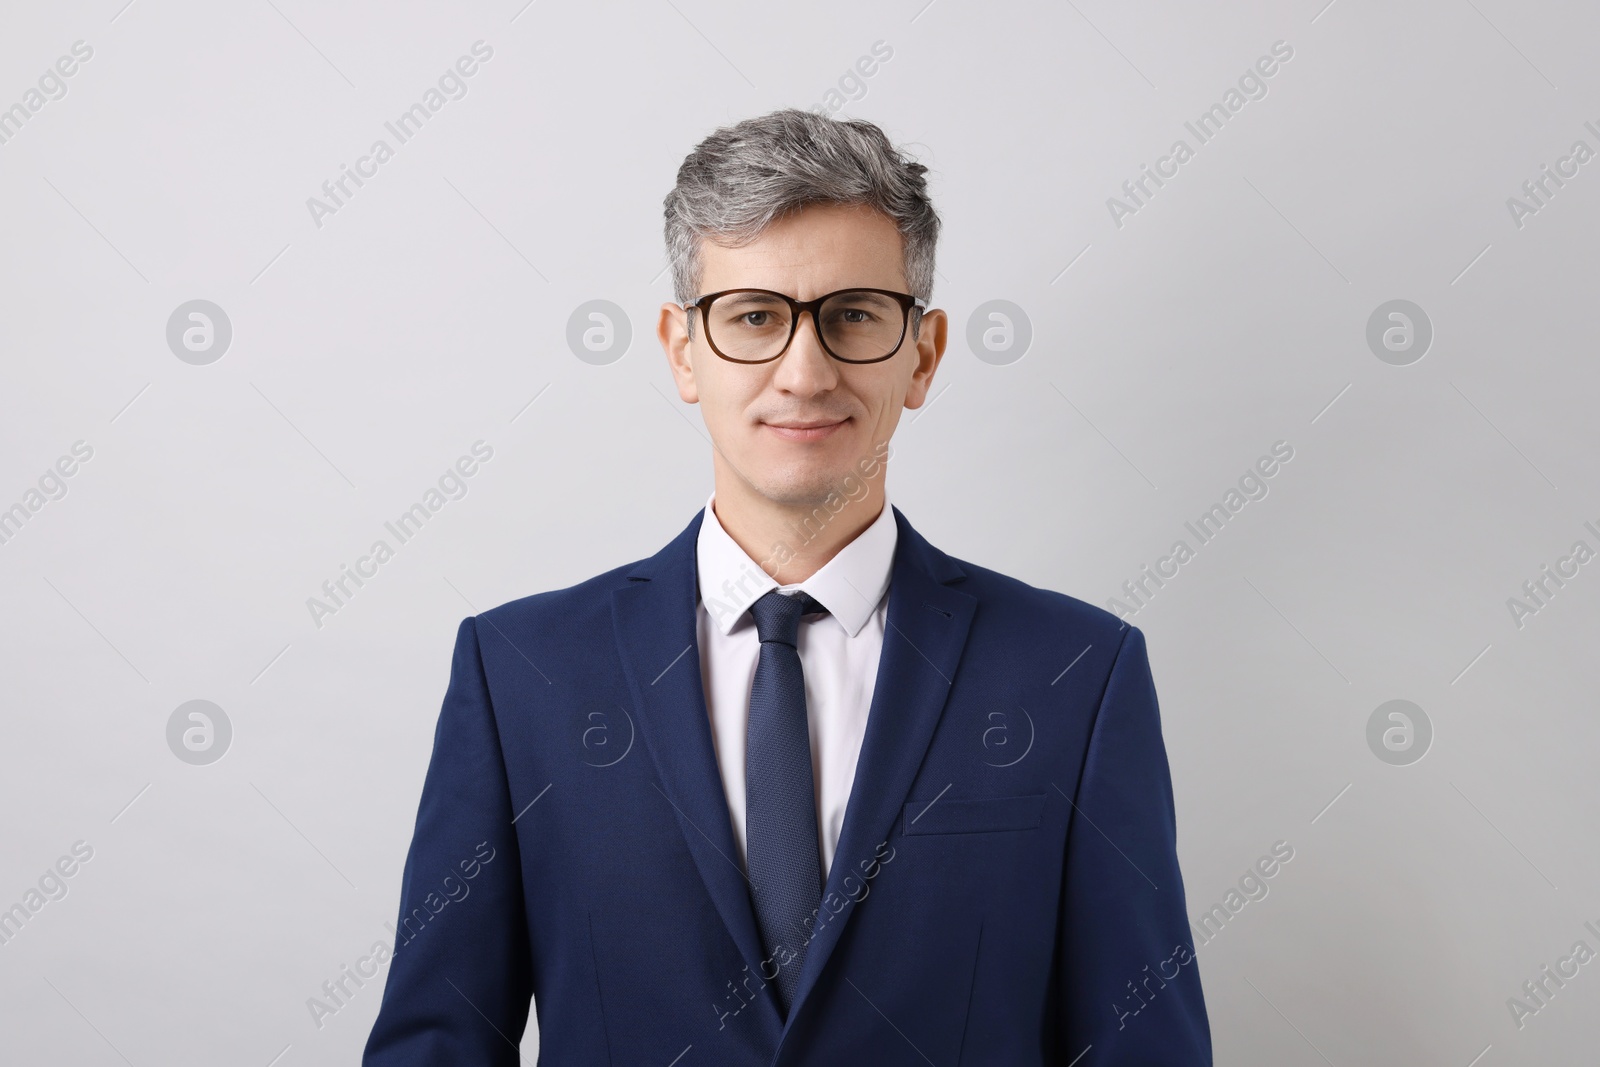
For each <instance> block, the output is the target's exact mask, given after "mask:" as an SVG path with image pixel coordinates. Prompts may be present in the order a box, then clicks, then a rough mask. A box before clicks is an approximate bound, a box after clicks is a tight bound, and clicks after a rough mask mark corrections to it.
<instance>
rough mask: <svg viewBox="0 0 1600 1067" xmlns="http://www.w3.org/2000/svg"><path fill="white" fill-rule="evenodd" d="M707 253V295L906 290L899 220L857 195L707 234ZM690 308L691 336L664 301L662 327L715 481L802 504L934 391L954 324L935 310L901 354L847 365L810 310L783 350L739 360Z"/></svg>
mask: <svg viewBox="0 0 1600 1067" xmlns="http://www.w3.org/2000/svg"><path fill="white" fill-rule="evenodd" d="M700 262H701V265H702V273H701V280H700V293H715V292H718V291H720V290H723V289H742V288H757V289H771V290H773V291H775V292H779V293H784V294H787V295H788V296H792V297H794V298H795V299H797V300H811V299H814V298H816V297H818V296H822V295H823V294H825V293H831V292H833V291H835V290H837V289H851V288H857V287H863V288H874V289H890V290H894V291H895V292H901V293H904V292H907V291H908V288H907V284H906V278H905V261H904V253H903V249H902V242H901V238H900V233H899V231H898V230H897V229H896V228H895V225H894V223H893V222H892V221H890V220H889V218H888V217H887V216H885V215H883V214H881V213H880V212H877V211H875V210H872V209H870V208H866V207H859V206H853V205H841V204H813V205H809V206H807V207H804V208H802V209H800V210H799V211H797V212H794V213H792V214H790V215H787V216H785V217H783V218H781V219H779V220H778V221H776V222H774V223H773V224H772V225H770V226H769V227H768V228H767V229H766V230H765V231H763V232H762V234H761V236H760V237H758V238H756V240H754V241H752V242H751V243H749V244H747V245H745V246H743V247H741V248H728V247H725V246H722V245H717V244H713V243H711V242H702V243H701V246H700ZM696 295H697V296H698V295H699V293H697V294H696ZM692 314H693V315H694V317H695V319H696V320H697V321H696V322H695V324H694V337H693V339H690V338H689V336H688V333H687V323H686V313H685V312H684V310H683V309H682V308H680V307H678V306H677V305H676V304H665V305H663V306H662V308H661V320H660V324H659V328H658V330H657V333H658V335H659V337H660V339H661V345H662V347H663V348H664V349H665V350H666V353H667V360H668V363H669V364H670V365H671V368H672V374H673V377H674V378H675V379H676V380H677V383H678V395H679V396H680V397H682V398H683V400H684V402H686V403H690V404H699V405H700V409H701V413H702V415H703V417H704V419H705V423H706V428H707V430H709V431H710V433H711V440H712V442H713V444H714V445H715V449H714V457H713V463H714V464H715V466H716V474H717V484H718V485H728V484H731V482H729V481H727V479H730V478H732V479H738V480H740V481H742V482H743V483H744V484H746V485H748V486H749V487H750V489H751V490H753V491H754V492H755V493H756V494H758V495H760V496H762V497H765V498H766V499H768V500H771V501H773V502H774V503H778V504H783V505H788V506H805V507H812V506H816V505H818V504H820V503H821V502H822V501H823V500H824V499H825V498H826V497H827V496H828V494H829V493H830V492H840V491H842V490H841V483H843V482H844V480H845V478H846V477H847V476H849V475H851V474H856V475H857V476H858V477H859V469H858V467H857V464H858V463H859V462H860V461H861V460H862V459H864V458H866V457H868V456H874V457H876V458H879V459H881V457H882V455H883V453H882V450H881V449H880V448H879V446H880V445H881V444H883V443H886V442H887V441H888V440H889V438H890V437H891V436H892V435H893V434H894V430H895V426H896V425H898V423H899V421H900V412H901V410H902V409H904V408H918V407H921V406H922V404H923V403H924V402H925V401H926V399H927V396H928V388H929V385H930V384H931V382H932V380H933V372H934V370H935V369H936V368H937V367H938V365H939V359H940V357H941V356H942V355H943V353H944V345H945V334H946V328H947V326H946V319H945V314H944V312H942V311H938V310H930V311H927V312H925V313H924V314H923V319H922V329H921V332H920V334H919V336H918V337H917V338H916V339H915V340H913V338H912V335H911V330H910V329H909V328H908V329H907V330H906V334H905V338H904V339H903V340H902V341H901V343H900V348H899V349H898V350H897V351H896V352H895V354H894V356H892V357H891V358H889V359H887V360H884V361H883V362H881V363H866V364H850V363H841V362H840V361H838V360H836V359H834V358H833V357H832V356H830V355H828V354H827V352H825V351H824V350H823V348H822V345H821V344H820V343H819V342H818V340H817V334H816V324H815V322H814V321H813V320H812V317H811V316H810V315H803V316H802V317H801V319H800V322H799V325H798V327H797V328H796V330H795V335H794V339H793V340H792V341H791V342H790V343H789V347H788V349H787V350H785V352H784V354H783V355H782V356H781V357H779V358H778V359H777V360H775V361H773V362H770V363H761V364H739V363H730V362H728V361H727V360H725V359H722V358H721V357H720V356H718V355H717V354H716V353H715V352H713V351H712V350H711V347H710V346H709V345H708V344H707V343H706V334H705V328H704V323H703V322H701V321H699V318H700V312H698V311H695V312H693V313H692Z"/></svg>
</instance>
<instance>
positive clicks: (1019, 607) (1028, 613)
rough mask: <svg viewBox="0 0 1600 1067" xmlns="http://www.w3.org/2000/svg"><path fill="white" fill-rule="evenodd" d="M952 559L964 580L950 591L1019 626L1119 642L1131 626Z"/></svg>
mask: <svg viewBox="0 0 1600 1067" xmlns="http://www.w3.org/2000/svg"><path fill="white" fill-rule="evenodd" d="M950 558H951V559H952V560H954V561H955V562H956V563H957V564H958V565H959V566H960V567H961V569H962V570H964V571H965V572H966V577H965V578H964V579H962V580H961V581H959V582H956V583H955V584H954V585H953V586H952V588H955V589H960V590H963V591H964V592H967V593H971V594H972V595H974V596H977V597H978V598H979V600H980V601H981V602H982V603H984V604H985V605H988V606H990V607H992V608H993V609H994V612H995V613H996V614H1000V615H1003V616H1005V617H1007V618H1009V619H1011V620H1012V621H1013V622H1014V623H1015V624H1017V625H1022V626H1039V627H1042V628H1045V629H1048V630H1049V631H1052V632H1055V633H1062V632H1070V633H1075V634H1081V635H1083V636H1085V637H1086V638H1088V639H1089V640H1092V641H1095V642H1097V643H1098V642H1103V641H1104V642H1117V643H1120V642H1121V641H1122V640H1123V638H1124V637H1126V636H1127V631H1128V630H1131V629H1134V627H1133V625H1132V624H1131V623H1128V622H1126V621H1124V620H1122V619H1119V618H1117V616H1116V615H1115V614H1113V613H1112V612H1109V611H1107V610H1106V609H1105V608H1101V607H1096V606H1095V605H1093V604H1090V603H1089V602H1088V601H1085V600H1080V599H1079V598H1077V597H1075V596H1072V595H1070V594H1068V593H1062V592H1058V591H1057V590H1054V589H1043V588H1040V587H1039V586H1036V585H1029V584H1028V583H1027V582H1024V581H1022V580H1021V579H1018V578H1013V577H1011V576H1010V575H1008V574H1002V573H1000V572H999V571H997V570H993V569H991V568H989V567H983V566H979V565H978V564H976V563H971V562H969V561H967V560H964V559H956V558H955V557H954V556H952V557H950Z"/></svg>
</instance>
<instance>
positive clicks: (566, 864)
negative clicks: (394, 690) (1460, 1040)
mask: <svg viewBox="0 0 1600 1067" xmlns="http://www.w3.org/2000/svg"><path fill="white" fill-rule="evenodd" d="M703 516H704V511H703V510H702V511H701V512H700V513H699V514H697V515H696V516H695V518H694V519H693V521H691V522H690V523H689V525H688V526H687V527H686V528H685V529H684V531H683V532H682V533H680V534H679V535H678V536H677V537H676V538H675V539H674V540H673V541H672V542H671V543H670V544H668V545H667V546H666V547H665V548H663V549H662V550H661V551H660V552H658V553H656V554H655V555H654V556H652V557H650V558H648V559H644V560H641V561H639V562H637V563H633V564H630V565H628V566H626V567H620V568H618V569H616V570H613V571H609V572H607V573H605V574H602V575H600V576H598V577H596V578H593V579H590V580H589V581H586V582H584V583H582V584H580V585H576V586H573V587H571V588H569V589H562V590H557V591H554V592H548V593H541V594H538V595H536V596H531V597H528V598H526V599H523V600H517V601H514V602H512V603H509V604H505V605H503V606H501V607H498V608H495V609H494V610H492V611H487V612H485V613H483V614H482V615H478V616H476V617H474V618H469V619H467V620H466V621H464V622H463V623H462V624H461V628H460V631H459V633H458V636H457V642H456V649H455V660H454V664H453V666H452V669H451V675H450V686H449V690H448V692H447V693H446V695H445V699H444V707H443V710H442V712H441V714H440V716H439V724H438V729H437V732H436V734H435V738H434V747H433V757H432V763H431V764H430V766H429V769H428V774H427V780H426V782H425V784H424V786H423V790H422V799H421V804H420V808H419V810H418V813H417V821H416V829H415V834H414V836H413V838H412V842H411V850H410V854H409V856H408V857H407V859H406V864H405V875H404V881H403V885H402V888H401V902H400V925H399V927H398V930H397V937H396V947H395V950H394V955H393V959H392V961H391V962H390V964H389V973H388V978H387V983H386V986H385V989H384V993H383V1003H382V1006H381V1008H380V1011H379V1014H378V1019H377V1022H376V1023H375V1024H374V1026H373V1029H372V1033H371V1036H370V1038H369V1039H368V1043H367V1047H366V1056H365V1060H364V1062H365V1063H366V1064H368V1065H373V1067H425V1065H426V1067H463V1065H480V1064H483V1065H487V1064H514V1063H517V1062H518V1056H517V1048H516V1045H517V1042H518V1041H519V1040H520V1039H521V1036H522V1033H523V1028H524V1026H525V1025H526V1023H527V1018H528V1011H529V998H530V996H531V997H533V998H534V1002H535V1005H536V1007H537V1012H538V1025H539V1034H540V1049H539V1062H540V1063H541V1064H559V1065H567V1064H583V1065H588V1064H610V1065H616V1067H637V1065H655V1067H668V1065H669V1064H672V1065H676V1067H697V1065H703V1064H717V1065H723V1064H729V1065H735V1064H736V1065H750V1067H757V1065H760V1067H769V1065H770V1067H777V1065H789V1067H801V1065H817V1067H822V1065H828V1067H836V1065H838V1064H858V1063H871V1064H874V1065H883V1067H887V1065H897V1064H907V1065H916V1067H925V1065H926V1064H929V1063H932V1064H935V1065H937V1067H957V1065H958V1064H967V1065H972V1064H1003V1065H1007V1067H1018V1065H1032V1064H1054V1065H1061V1067H1065V1065H1068V1064H1072V1065H1074V1067H1098V1065H1113V1064H1114V1065H1129V1067H1132V1065H1135V1064H1137V1065H1141V1067H1157V1065H1159V1067H1167V1065H1172V1067H1178V1065H1183V1067H1197V1065H1205V1064H1210V1063H1211V1041H1210V1030H1209V1028H1208V1025H1207V1021H1206V1014H1205V1005H1204V1001H1203V999H1202V996H1201V990H1200V978H1199V973H1198V964H1197V963H1196V962H1195V961H1194V957H1193V955H1192V941H1191V938H1190V934H1189V923H1188V920H1187V917H1186V909H1185V906H1184V893H1183V883H1182V878H1181V875H1180V873H1179V869H1178V859H1177V853H1176V849H1175V823H1174V813H1173V800H1172V786H1171V780H1170V776H1169V771H1168V766H1167V758H1166V750H1165V748H1164V746H1163V744H1162V739H1161V727H1160V719H1159V714H1158V711H1157V704H1156V692H1155V687H1154V684H1153V682H1152V680H1151V675H1150V667H1149V662H1148V659H1147V657H1146V653H1145V641H1144V636H1143V634H1142V633H1141V632H1140V631H1139V630H1138V629H1137V628H1135V627H1132V626H1129V625H1127V624H1125V623H1123V622H1121V621H1119V620H1118V619H1117V618H1115V617H1114V616H1113V615H1111V614H1109V613H1108V612H1105V611H1103V610H1101V609H1099V608H1096V607H1093V606H1091V605H1088V604H1085V603H1083V602H1082V601H1079V600H1075V599H1073V598H1072V597H1068V596H1064V595H1062V594H1060V593H1054V592H1050V591H1047V590H1041V589H1036V588H1033V587H1032V586H1029V585H1025V584H1023V583H1022V582H1019V581H1016V580H1014V579H1011V578H1007V577H1005V576H1004V575H1001V574H998V573H996V572H994V571H991V570H987V569H985V568H983V567H978V566H975V565H973V564H970V563H966V562H962V561H959V560H956V559H954V558H952V557H951V556H948V555H946V554H945V553H943V552H941V551H939V550H938V549H937V548H935V547H933V546H932V545H930V544H929V543H928V542H927V541H926V540H924V539H923V538H922V537H921V536H920V535H919V534H918V533H917V532H916V531H915V530H914V529H912V527H911V525H910V523H908V522H907V521H906V518H905V516H904V515H903V514H901V512H900V510H899V509H898V508H895V509H894V518H895V521H896V523H897V524H898V527H899V541H898V544H897V546H896V549H895V557H894V564H893V571H892V576H891V581H890V587H889V607H888V627H887V630H886V633H885V636H884V643H883V654H882V658H881V660H880V665H879V670H878V676H877V681H876V687H875V689H874V691H873V696H872V705H871V711H870V715H869V717H868V720H867V727H866V736H865V739H864V741H863V744H862V749H861V755H860V760H859V763H858V766H857V770H856V776H855V780H854V784H853V786H852V789H851V793H850V800H849V805H848V808H847V810H846V813H845V819H844V826H843V830H842V833H841V836H840V839H839V843H838V850H837V853H836V856H835V858H834V861H833V864H832V868H831V870H830V872H829V875H828V878H827V887H826V895H825V896H824V898H823V900H822V902H821V907H819V909H818V913H817V916H816V919H815V920H814V922H813V923H812V926H811V931H810V933H809V935H808V937H809V940H808V941H807V943H806V949H805V953H804V956H803V959H802V961H801V964H800V965H801V968H802V969H801V978H800V985H799V989H798V993H797V995H796V999H795V1003H794V1005H793V1007H792V1009H791V1010H790V1011H789V1012H788V1014H787V1017H785V1016H784V1015H783V1013H782V1012H781V1011H780V1008H779V1006H778V1001H777V1000H776V999H775V998H774V995H773V985H774V983H772V982H770V981H767V980H764V979H770V978H771V977H772V975H773V974H774V973H775V971H774V970H773V967H774V966H775V965H776V964H775V963H774V961H772V960H770V959H768V958H766V954H765V953H763V952H762V947H761V941H760V937H759V934H758V932H757V926H756V921H755V916H754V911H753V909H752V906H751V902H750V888H749V885H748V884H747V882H746V878H745V875H744V873H743V869H742V867H741V865H740V863H739V861H738V855H739V854H738V852H737V851H736V850H735V847H734V841H733V831H732V827H731V823H730V821H729V816H728V808H727V801H726V798H725V796H724V794H723V790H722V780H721V776H720V774H719V772H718V769H717V762H716V756H715V753H714V750H713V747H712V738H711V727H710V721H709V718H708V715H707V711H706V704H705V697H704V694H703V691H702V688H701V678H700V657H699V654H698V649H697V647H696V638H695V603H696V601H695V597H696V559H695V542H696V536H697V535H698V533H699V529H700V522H701V519H702V518H703Z"/></svg>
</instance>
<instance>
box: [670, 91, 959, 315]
mask: <svg viewBox="0 0 1600 1067" xmlns="http://www.w3.org/2000/svg"><path fill="white" fill-rule="evenodd" d="M927 170H928V168H927V167H925V166H923V165H922V164H920V163H917V162H916V161H914V160H913V159H912V158H911V157H910V156H909V155H907V154H905V153H903V152H901V151H900V150H899V149H897V148H895V146H894V145H892V144H891V143H890V142H889V139H888V137H886V136H885V135H884V132H883V131H882V130H881V129H879V128H878V127H877V126H875V125H874V124H872V123H870V122H866V121H864V120H861V119H848V120H845V119H833V118H828V117H826V116H824V115H820V114H817V113H815V112H811V111H801V110H799V109H797V108H785V109H783V110H781V111H774V112H771V113H770V114H766V115H761V116H759V117H756V118H751V119H745V120H744V121H743V122H739V123H736V124H734V125H732V126H724V127H722V128H721V129H719V130H716V131H715V132H713V133H712V134H711V135H710V136H709V137H707V138H706V139H705V140H703V141H701V142H700V143H699V144H698V145H696V146H695V149H694V151H693V152H690V153H689V155H688V157H687V158H685V159H684V161H683V165H682V166H681V167H679V168H678V182H677V185H675V186H674V187H673V190H672V192H670V193H668V194H667V198H666V203H665V207H666V238H667V256H668V258H669V259H670V261H671V263H672V288H673V293H674V295H675V296H676V297H677V301H678V303H680V304H686V303H688V302H689V301H691V300H693V299H694V298H695V297H696V296H698V295H699V294H698V293H697V292H696V289H697V288H698V286H699V284H700V273H701V262H700V242H701V241H702V240H703V239H706V238H710V239H712V240H713V241H715V242H716V243H717V244H721V245H727V246H730V247H738V246H739V245H743V244H748V243H749V242H750V241H753V240H755V239H756V238H757V237H758V236H760V234H761V231H763V230H765V229H766V228H767V226H769V225H771V224H772V223H773V222H774V221H776V220H777V219H778V218H779V217H780V216H782V215H784V214H786V213H788V212H791V211H794V210H796V209H798V208H800V207H803V206H805V205H807V204H815V203H833V204H861V205H865V206H867V207H870V208H874V209H876V210H878V211H881V212H882V213H883V214H884V215H886V216H888V217H889V219H890V220H891V221H893V222H894V224H895V226H896V228H898V229H899V231H900V238H901V241H902V242H903V244H904V246H905V274H906V284H907V285H908V286H910V288H911V293H912V295H913V296H918V297H921V298H922V299H923V300H930V299H932V296H933V258H934V246H935V245H936V244H937V243H938V240H939V216H938V214H937V213H935V211H934V210H933V202H932V201H931V200H930V199H929V198H928V183H927V181H926V180H925V179H924V178H923V175H924V174H926V173H927ZM920 318H921V316H920V315H918V316H915V319H917V320H920Z"/></svg>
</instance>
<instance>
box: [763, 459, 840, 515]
mask: <svg viewBox="0 0 1600 1067" xmlns="http://www.w3.org/2000/svg"><path fill="white" fill-rule="evenodd" d="M849 473H850V472H849V471H848V470H847V469H841V470H838V471H835V470H834V469H833V468H832V467H831V466H829V467H827V468H818V467H815V466H810V465H808V466H806V467H804V468H796V469H792V470H788V471H783V472H781V473H778V472H774V473H772V474H769V475H768V476H767V477H766V478H764V479H762V481H761V482H760V485H759V488H760V490H761V495H762V496H764V497H766V498H767V499H768V500H771V501H772V502H773V503H776V504H782V505H784V506H785V507H822V506H823V504H824V502H825V501H826V500H827V499H828V498H829V496H830V495H836V496H844V495H845V489H846V486H845V479H846V478H847V477H848V475H849Z"/></svg>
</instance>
